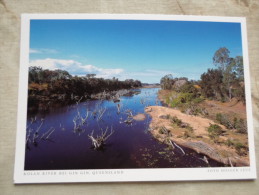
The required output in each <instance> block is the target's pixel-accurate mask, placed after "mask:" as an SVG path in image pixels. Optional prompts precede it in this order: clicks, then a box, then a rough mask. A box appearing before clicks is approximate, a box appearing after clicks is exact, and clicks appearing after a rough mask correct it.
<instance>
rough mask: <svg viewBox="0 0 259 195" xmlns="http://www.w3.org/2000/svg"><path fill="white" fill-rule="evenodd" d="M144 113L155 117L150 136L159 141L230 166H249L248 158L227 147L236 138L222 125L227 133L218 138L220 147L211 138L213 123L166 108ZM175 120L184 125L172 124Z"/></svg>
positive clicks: (148, 109)
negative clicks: (166, 131) (169, 142)
mask: <svg viewBox="0 0 259 195" xmlns="http://www.w3.org/2000/svg"><path fill="white" fill-rule="evenodd" d="M145 111H146V113H147V114H149V115H150V116H151V117H152V121H151V123H150V129H151V130H150V132H151V133H152V135H153V136H154V137H155V138H156V139H158V140H159V141H161V142H167V143H168V139H170V140H171V141H172V142H173V143H176V144H178V145H180V146H184V147H187V148H190V149H193V150H195V151H196V152H198V153H201V154H204V155H205V156H208V157H210V158H211V159H214V160H216V161H218V162H221V163H224V164H226V165H228V166H231V165H233V166H249V158H248V156H247V155H240V154H238V153H237V152H236V150H235V148H233V147H232V146H228V145H227V144H225V142H226V141H227V140H229V139H232V137H233V136H232V135H233V134H232V133H230V132H228V131H229V130H227V129H226V128H225V127H224V126H222V125H220V126H221V127H222V129H223V130H224V131H225V133H224V134H222V135H220V136H219V138H218V139H219V140H220V141H219V142H218V143H215V142H214V141H213V140H212V139H211V138H210V137H209V133H208V127H209V126H210V124H215V122H214V121H213V120H210V119H207V118H203V117H200V116H192V115H187V114H184V113H182V112H180V111H179V110H176V109H173V108H168V107H163V106H150V107H147V108H146V110H145ZM173 117H176V118H177V119H179V120H181V121H182V123H183V124H184V125H182V127H181V126H177V125H175V124H174V123H173V122H172V118H173ZM218 125H219V124H218ZM186 126H188V128H187V127H186ZM161 128H165V129H166V130H168V132H169V133H168V135H169V136H168V135H165V134H164V133H163V132H161ZM190 129H191V131H190Z"/></svg>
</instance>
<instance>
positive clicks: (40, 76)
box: [14, 14, 256, 184]
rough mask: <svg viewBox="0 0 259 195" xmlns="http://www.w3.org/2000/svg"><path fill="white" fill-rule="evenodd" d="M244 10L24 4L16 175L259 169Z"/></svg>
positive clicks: (35, 179) (138, 175)
mask: <svg viewBox="0 0 259 195" xmlns="http://www.w3.org/2000/svg"><path fill="white" fill-rule="evenodd" d="M249 79H250V77H249V62H248V46H247V33H246V20H245V18H239V17H211V16H206V17H205V16H175V15H127V14H22V17H21V54H20V80H19V102H18V122H17V138H16V159H15V170H14V183H16V184H22V183H58V182H130V181H135V182H136V181H186V180H240V179H255V178H256V166H255V151H254V137H253V118H252V105H251V91H250V80H249Z"/></svg>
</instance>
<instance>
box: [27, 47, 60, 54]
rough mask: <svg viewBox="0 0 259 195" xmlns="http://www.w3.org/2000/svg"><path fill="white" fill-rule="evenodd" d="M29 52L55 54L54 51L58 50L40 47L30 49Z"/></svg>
mask: <svg viewBox="0 0 259 195" xmlns="http://www.w3.org/2000/svg"><path fill="white" fill-rule="evenodd" d="M30 53H31V54H35V53H37V54H44V53H45V54H55V53H58V51H57V50H55V49H45V48H41V49H32V48H31V49H30Z"/></svg>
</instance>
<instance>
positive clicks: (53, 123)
mask: <svg viewBox="0 0 259 195" xmlns="http://www.w3.org/2000/svg"><path fill="white" fill-rule="evenodd" d="M158 90H159V89H158V88H151V89H140V92H141V93H140V94H138V95H134V96H133V97H121V101H120V102H117V103H114V102H112V101H106V100H105V101H100V100H91V101H86V102H81V103H79V104H78V105H77V104H74V105H70V106H66V107H62V108H55V110H51V111H49V112H48V113H47V114H46V113H45V114H43V113H38V114H37V115H34V116H29V117H28V121H27V124H28V125H27V135H29V134H30V137H29V141H28V144H27V147H26V156H25V170H59V169H104V168H109V169H112V168H168V167H207V166H222V165H221V164H219V163H217V162H215V161H213V160H209V162H210V165H207V164H206V163H205V162H204V161H202V160H201V158H203V156H201V155H199V154H197V153H195V152H193V151H192V150H189V149H187V148H184V150H185V152H186V155H183V154H182V152H181V151H180V150H179V149H177V148H176V149H174V150H172V149H170V148H168V147H167V146H166V145H164V144H161V143H160V142H158V141H157V140H155V139H154V138H153V137H152V136H151V134H150V132H149V131H148V127H149V123H150V121H151V118H150V117H148V116H147V118H146V119H145V120H144V121H133V123H132V124H126V123H124V121H125V120H126V119H127V116H128V113H129V111H131V112H132V114H133V115H136V114H138V113H144V108H145V106H148V105H161V102H160V101H159V100H158V99H157V92H158ZM118 104H120V112H119V113H118V109H117V105H118ZM98 110H99V111H100V113H102V111H104V110H105V111H104V114H103V115H102V117H100V118H98V116H100V115H101V114H100V113H99V112H98ZM87 112H88V119H87V120H86V122H85V123H84V124H83V125H81V126H80V128H78V129H77V130H74V122H73V120H75V118H76V117H77V116H78V115H80V116H82V117H85V116H86V115H87ZM31 121H33V123H31ZM76 122H77V124H79V122H80V120H79V119H77V121H76ZM41 123H42V125H41ZM106 129H108V130H107V134H109V133H110V130H111V129H113V130H114V133H113V134H112V135H111V136H110V137H109V138H108V140H107V141H106V142H105V145H104V147H103V148H102V149H100V150H96V149H94V148H93V146H92V142H91V140H90V139H89V137H88V135H90V134H91V133H92V132H93V135H94V136H97V135H100V134H101V130H103V131H105V130H106ZM35 132H37V135H38V138H37V139H35V142H34V143H33V136H34V135H35ZM51 132H52V133H51ZM49 134H50V135H49ZM48 135H49V136H48ZM47 136H48V139H44V138H46V137H47ZM41 137H43V139H40V138H41Z"/></svg>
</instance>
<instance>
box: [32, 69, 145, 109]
mask: <svg viewBox="0 0 259 195" xmlns="http://www.w3.org/2000/svg"><path fill="white" fill-rule="evenodd" d="M95 76H96V75H95V74H87V75H86V76H82V77H78V76H72V75H70V74H69V73H68V72H67V71H64V70H53V71H52V70H48V69H46V70H43V69H42V68H40V67H30V68H29V91H28V107H35V108H36V107H38V105H39V104H41V105H50V104H51V103H54V104H55V103H57V104H63V105H65V104H70V103H75V101H78V100H79V99H80V98H81V97H82V98H83V99H87V98H91V95H93V94H97V93H101V92H104V91H105V92H111V91H116V90H120V89H131V88H137V87H141V85H142V84H141V82H140V81H139V80H133V79H127V80H125V81H119V80H118V79H116V78H113V79H104V78H95Z"/></svg>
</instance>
